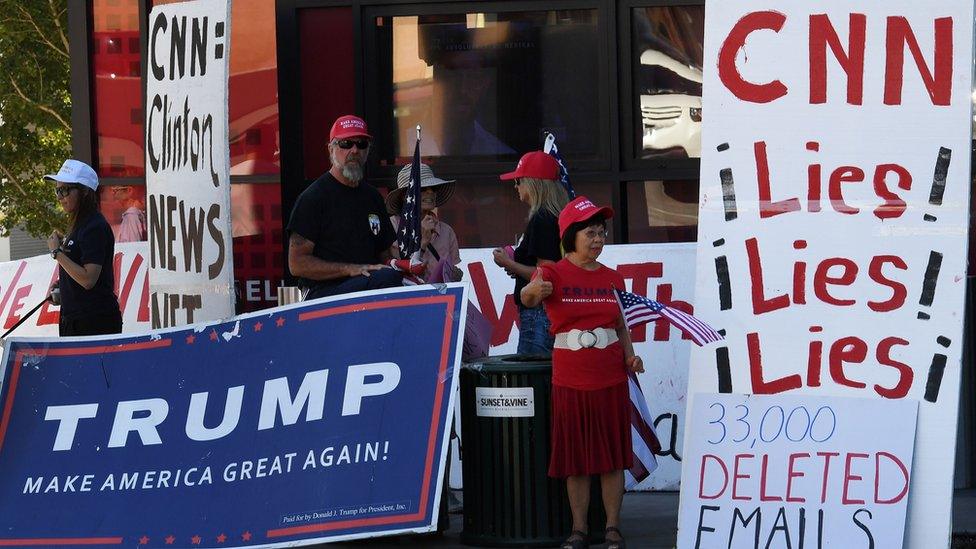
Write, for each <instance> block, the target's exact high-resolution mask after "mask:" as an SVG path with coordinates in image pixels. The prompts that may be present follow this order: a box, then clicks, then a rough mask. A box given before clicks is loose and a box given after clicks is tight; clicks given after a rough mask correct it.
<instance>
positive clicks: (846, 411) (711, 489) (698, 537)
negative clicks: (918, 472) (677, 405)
mask: <svg viewBox="0 0 976 549" xmlns="http://www.w3.org/2000/svg"><path fill="white" fill-rule="evenodd" d="M692 400H693V401H692V402H691V403H690V405H689V410H690V412H691V413H690V414H689V423H688V426H689V427H688V432H689V433H695V436H693V437H689V439H688V444H687V445H686V446H685V449H686V453H685V458H686V459H685V462H684V482H682V484H681V507H680V509H679V514H678V517H679V518H678V548H679V549H692V548H695V549H698V548H704V547H728V548H730V549H747V548H748V549H753V548H755V547H827V548H829V547H835V548H845V549H847V548H854V547H886V548H895V547H901V544H902V537H903V536H904V530H905V510H906V507H907V505H908V494H909V493H910V491H909V487H910V486H911V474H910V472H909V471H910V470H911V468H912V454H913V451H914V446H915V419H916V413H917V411H918V403H917V402H916V401H913V400H908V399H902V400H880V399H867V398H843V397H822V396H818V397H813V396H795V395H775V396H769V395H766V396H758V395H757V396H749V395H741V394H707V393H698V394H696V395H694V397H693V399H692Z"/></svg>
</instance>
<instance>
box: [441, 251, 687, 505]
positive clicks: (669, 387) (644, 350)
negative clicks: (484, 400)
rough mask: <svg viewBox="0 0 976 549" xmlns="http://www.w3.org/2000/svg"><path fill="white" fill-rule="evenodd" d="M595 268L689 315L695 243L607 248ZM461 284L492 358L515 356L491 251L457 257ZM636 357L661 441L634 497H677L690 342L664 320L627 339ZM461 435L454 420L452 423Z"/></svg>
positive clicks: (514, 331) (504, 288)
mask: <svg viewBox="0 0 976 549" xmlns="http://www.w3.org/2000/svg"><path fill="white" fill-rule="evenodd" d="M600 262H601V263H603V264H604V265H606V266H608V267H611V268H613V269H617V270H618V271H620V274H621V275H623V277H624V282H625V283H626V285H627V287H626V290H627V291H629V292H636V293H638V294H640V295H646V296H648V297H650V298H651V299H655V300H657V301H660V302H662V303H667V304H670V305H672V306H674V307H677V308H680V309H681V310H684V311H687V312H694V311H693V307H692V299H691V295H692V292H693V290H694V287H693V284H694V280H695V244H694V243H681V244H631V245H612V246H607V247H605V248H604V250H603V254H602V255H601V256H600ZM461 268H462V270H463V271H464V280H467V281H469V282H470V284H471V289H472V292H471V293H470V294H469V295H470V298H471V301H472V302H473V303H474V304H475V306H477V307H478V309H479V310H480V311H481V312H482V314H484V315H485V317H486V318H487V319H488V320H489V321H490V322H491V323H492V324H493V325H494V328H495V333H494V336H495V340H494V341H493V342H492V347H491V353H490V354H492V355H505V354H513V353H515V350H516V346H517V344H518V326H517V325H516V319H517V318H518V311H517V310H516V308H515V302H514V301H513V300H512V297H511V295H512V290H513V289H514V287H515V281H514V280H513V279H512V278H510V277H509V276H508V275H507V274H505V271H504V270H503V269H502V268H501V267H498V266H497V265H495V263H494V261H493V260H492V256H491V248H481V249H465V250H461ZM631 337H632V338H633V341H634V351H635V352H636V353H637V354H638V355H639V356H641V357H642V358H643V359H644V368H645V372H644V373H643V374H639V375H638V380H639V381H640V384H641V389H642V390H643V392H644V397H645V398H646V399H647V407H648V409H649V410H650V413H651V419H652V420H653V422H654V427H655V429H656V430H657V434H658V438H660V440H661V452H660V453H659V454H657V462H658V468H657V470H655V471H654V472H653V473H651V475H650V476H649V477H648V478H647V479H645V480H644V481H643V482H641V483H640V484H638V485H637V486H636V487H634V488H633V489H634V490H677V489H678V484H679V481H680V479H681V455H682V450H681V443H682V440H683V435H682V432H683V429H684V413H685V395H686V394H687V388H688V359H689V352H690V348H691V347H692V346H693V345H694V344H693V343H692V342H691V340H690V339H684V338H683V337H682V334H681V332H680V331H679V330H678V329H677V328H674V327H672V326H671V325H670V324H669V323H666V322H665V321H663V320H662V321H658V322H653V323H650V324H648V325H646V326H644V327H640V328H636V329H634V330H633V331H632V332H631ZM455 428H456V429H460V417H459V416H456V417H455ZM458 442H459V441H458V440H457V439H455V442H454V446H453V451H452V454H451V455H452V456H453V459H454V463H452V466H451V473H452V474H451V486H452V487H453V488H460V487H461V473H460V471H461V468H460V462H459V461H458V456H460V455H461V454H462V452H461V451H459V448H458V446H457V444H458Z"/></svg>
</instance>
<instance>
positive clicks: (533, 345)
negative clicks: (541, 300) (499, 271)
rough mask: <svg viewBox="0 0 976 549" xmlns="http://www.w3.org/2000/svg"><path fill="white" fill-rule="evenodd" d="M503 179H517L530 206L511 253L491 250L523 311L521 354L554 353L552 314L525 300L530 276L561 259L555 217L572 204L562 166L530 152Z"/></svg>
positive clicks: (520, 337)
mask: <svg viewBox="0 0 976 549" xmlns="http://www.w3.org/2000/svg"><path fill="white" fill-rule="evenodd" d="M500 178H501V180H502V181H511V180H514V181H515V189H516V190H517V191H518V196H519V200H521V201H522V202H525V203H526V204H528V205H529V219H528V224H527V225H526V227H525V233H524V234H523V235H522V237H521V239H520V240H519V243H518V245H517V246H516V247H515V249H514V250H512V253H511V255H509V254H508V253H506V251H505V250H503V249H501V248H498V249H495V250H494V252H493V257H494V260H495V264H496V265H498V266H499V267H501V268H503V269H505V272H507V273H508V274H509V275H510V276H511V277H512V278H514V279H515V291H514V292H513V297H514V298H515V304H516V305H517V306H518V310H519V341H518V349H517V351H516V352H518V354H525V355H543V356H548V355H550V354H552V345H553V336H552V334H551V333H550V331H549V317H547V316H546V312H545V310H544V309H543V308H542V305H538V306H536V307H526V306H525V305H523V304H522V297H521V292H522V288H524V287H525V285H526V284H528V282H529V280H531V279H532V275H533V274H534V273H535V270H536V269H537V268H538V267H539V265H543V264H545V263H553V262H556V261H559V260H560V259H561V258H562V253H561V251H560V249H559V226H558V223H557V218H558V217H559V212H560V211H561V210H562V209H563V206H565V205H566V203H567V202H569V196H568V195H567V194H566V189H564V188H563V186H562V185H561V184H560V183H559V164H557V163H556V160H555V159H554V158H553V157H552V156H550V155H548V154H546V153H544V152H542V151H533V152H530V153H526V154H525V155H524V156H522V159H521V160H519V163H518V166H517V167H516V168H515V171H513V172H509V173H506V174H502V175H501V176H500Z"/></svg>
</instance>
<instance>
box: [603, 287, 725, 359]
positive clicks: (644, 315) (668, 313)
mask: <svg viewBox="0 0 976 549" xmlns="http://www.w3.org/2000/svg"><path fill="white" fill-rule="evenodd" d="M613 291H614V295H616V297H617V302H618V303H619V304H620V309H621V310H622V311H623V313H624V320H625V322H626V323H627V327H628V328H634V327H636V326H640V325H641V324H644V323H647V322H650V321H651V320H656V319H657V318H660V317H663V318H665V319H666V320H668V321H669V322H670V323H671V324H672V325H674V326H675V327H676V328H678V329H679V330H681V331H682V332H683V333H685V334H687V335H688V337H690V338H691V339H692V341H694V342H695V344H697V345H699V346H701V345H705V344H706V343H711V342H713V341H719V340H720V339H723V338H722V335H721V334H719V333H718V332H717V331H715V329H714V328H712V327H711V326H709V325H708V324H706V323H705V322H702V320H701V319H699V318H696V317H695V316H694V315H690V314H688V313H686V312H684V311H680V310H678V309H675V308H672V307H668V306H666V305H664V304H662V303H659V302H657V301H653V300H650V299H648V298H646V297H643V296H639V295H637V294H632V293H630V292H624V291H621V290H618V289H616V288H614V290H613Z"/></svg>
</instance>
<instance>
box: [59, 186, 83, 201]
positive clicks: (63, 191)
mask: <svg viewBox="0 0 976 549" xmlns="http://www.w3.org/2000/svg"><path fill="white" fill-rule="evenodd" d="M77 188H78V187H76V186H75V185H65V186H64V187H55V189H54V194H56V195H58V198H65V197H67V196H68V195H69V194H71V191H73V190H75V189H77Z"/></svg>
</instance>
